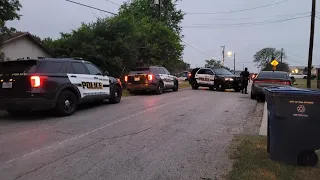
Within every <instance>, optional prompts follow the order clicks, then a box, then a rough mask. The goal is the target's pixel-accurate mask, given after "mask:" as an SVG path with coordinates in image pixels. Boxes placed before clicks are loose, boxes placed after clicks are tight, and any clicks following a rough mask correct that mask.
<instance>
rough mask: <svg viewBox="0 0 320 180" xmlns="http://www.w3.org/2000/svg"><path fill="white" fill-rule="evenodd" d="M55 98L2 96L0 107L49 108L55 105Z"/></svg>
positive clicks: (15, 108) (19, 108)
mask: <svg viewBox="0 0 320 180" xmlns="http://www.w3.org/2000/svg"><path fill="white" fill-rule="evenodd" d="M56 102H57V101H55V100H47V99H44V98H3V99H0V109H4V110H6V109H10V110H29V111H39V110H49V109H52V108H54V107H55V105H56Z"/></svg>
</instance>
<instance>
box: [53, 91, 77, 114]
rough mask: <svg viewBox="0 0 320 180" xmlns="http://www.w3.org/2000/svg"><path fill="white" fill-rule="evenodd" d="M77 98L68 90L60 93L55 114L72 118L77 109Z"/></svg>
mask: <svg viewBox="0 0 320 180" xmlns="http://www.w3.org/2000/svg"><path fill="white" fill-rule="evenodd" d="M77 101H78V98H77V96H76V95H75V94H74V93H73V92H71V91H68V90H64V91H62V92H61V93H60V95H59V97H58V101H57V104H56V107H55V112H56V113H57V114H58V115H60V116H70V115H72V114H73V113H74V112H75V111H76V109H77Z"/></svg>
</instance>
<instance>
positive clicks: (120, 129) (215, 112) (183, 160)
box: [0, 89, 256, 180]
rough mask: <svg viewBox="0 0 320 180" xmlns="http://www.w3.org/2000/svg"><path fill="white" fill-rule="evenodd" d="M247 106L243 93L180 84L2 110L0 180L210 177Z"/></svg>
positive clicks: (225, 165)
mask: <svg viewBox="0 0 320 180" xmlns="http://www.w3.org/2000/svg"><path fill="white" fill-rule="evenodd" d="M91 106H92V105H91ZM255 106H256V102H255V101H252V100H251V99H250V97H249V95H242V94H240V93H235V92H215V91H209V90H191V89H184V90H179V91H178V92H168V93H165V94H162V95H159V96H156V95H139V96H132V97H126V98H123V99H122V101H121V103H120V104H115V105H109V104H104V105H100V106H94V107H86V108H82V109H80V110H79V111H78V112H77V113H76V114H74V115H73V116H70V117H63V118H57V117H50V116H49V115H47V114H38V115H31V116H25V117H21V118H12V117H8V116H6V115H4V114H2V115H1V116H0V179H1V180H11V179H30V180H47V179H57V180H62V179H76V180H82V179H88V180H92V179H94V180H100V179H101V180H106V179H112V180H117V179H120V180H122V179H123V180H124V179H130V180H131V179H133V180H134V179H143V180H149V179H175V180H177V179H183V180H188V179H192V180H196V179H199V180H200V179H202V178H208V179H209V178H211V179H214V178H218V177H220V176H221V175H222V174H223V173H224V172H226V171H227V170H229V169H230V165H231V163H230V161H229V159H228V154H227V151H228V145H229V144H230V141H231V140H232V137H233V136H234V134H238V133H241V132H242V131H243V129H244V125H245V124H246V123H245V122H246V119H247V116H248V113H249V112H250V111H252V110H253V109H254V108H255Z"/></svg>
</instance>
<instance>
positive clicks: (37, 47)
mask: <svg viewBox="0 0 320 180" xmlns="http://www.w3.org/2000/svg"><path fill="white" fill-rule="evenodd" d="M0 51H1V52H2V53H4V57H5V58H4V60H6V61H7V60H17V59H20V58H21V59H38V57H53V53H52V52H51V51H50V50H49V49H47V48H46V47H45V46H44V44H43V43H42V42H41V41H40V40H39V39H37V38H36V37H34V36H33V35H31V34H30V33H28V32H17V33H13V34H11V35H7V36H3V37H2V42H1V49H0Z"/></svg>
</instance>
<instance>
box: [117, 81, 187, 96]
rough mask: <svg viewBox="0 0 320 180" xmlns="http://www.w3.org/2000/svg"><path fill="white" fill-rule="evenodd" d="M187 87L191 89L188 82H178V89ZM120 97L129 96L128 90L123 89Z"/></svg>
mask: <svg viewBox="0 0 320 180" xmlns="http://www.w3.org/2000/svg"><path fill="white" fill-rule="evenodd" d="M189 87H191V86H190V84H189V82H188V81H182V82H179V89H183V88H189ZM122 96H123V97H126V96H130V93H129V92H128V90H126V89H124V90H123V91H122Z"/></svg>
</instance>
